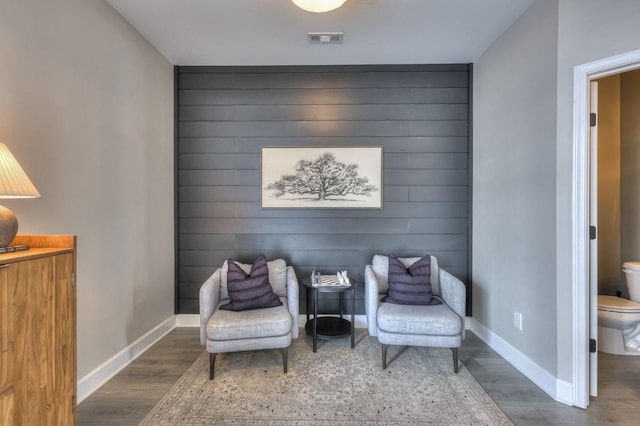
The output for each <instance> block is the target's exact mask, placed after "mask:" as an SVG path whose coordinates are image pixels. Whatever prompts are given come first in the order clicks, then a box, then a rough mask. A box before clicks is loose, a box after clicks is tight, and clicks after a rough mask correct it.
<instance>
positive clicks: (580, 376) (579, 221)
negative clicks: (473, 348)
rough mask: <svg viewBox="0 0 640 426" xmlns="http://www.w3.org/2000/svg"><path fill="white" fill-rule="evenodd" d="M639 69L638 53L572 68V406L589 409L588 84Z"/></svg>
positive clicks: (593, 307)
mask: <svg viewBox="0 0 640 426" xmlns="http://www.w3.org/2000/svg"><path fill="white" fill-rule="evenodd" d="M638 68H640V50H634V51H631V52H627V53H623V54H620V55H616V56H611V57H609V58H604V59H600V60H597V61H593V62H589V63H586V64H583V65H578V66H576V67H574V70H573V96H574V98H573V99H574V101H573V174H572V210H573V211H572V218H571V221H572V226H571V233H572V248H571V252H572V253H571V255H572V261H571V264H572V276H573V279H572V294H573V348H572V349H573V405H575V406H576V407H580V408H587V407H588V406H589V374H590V363H589V358H590V356H589V328H590V327H589V318H590V316H591V312H595V313H596V314H597V307H598V301H597V299H596V300H592V298H591V297H590V292H589V268H590V262H589V241H590V240H589V225H590V224H589V202H590V192H589V191H590V185H589V181H590V177H591V176H590V173H589V167H590V165H589V161H590V153H589V127H590V126H589V121H590V120H589V113H590V82H591V80H595V79H597V78H601V77H606V76H609V75H613V74H619V73H623V72H625V71H631V70H634V69H638Z"/></svg>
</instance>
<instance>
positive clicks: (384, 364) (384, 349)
mask: <svg viewBox="0 0 640 426" xmlns="http://www.w3.org/2000/svg"><path fill="white" fill-rule="evenodd" d="M387 349H389V345H386V344H384V343H383V344H382V369H383V370H386V369H387Z"/></svg>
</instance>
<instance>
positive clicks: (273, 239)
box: [176, 64, 470, 314]
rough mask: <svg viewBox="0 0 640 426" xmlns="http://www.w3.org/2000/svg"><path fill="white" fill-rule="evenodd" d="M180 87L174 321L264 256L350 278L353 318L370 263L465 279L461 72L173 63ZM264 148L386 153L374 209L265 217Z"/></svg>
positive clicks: (459, 68) (303, 271) (329, 303)
mask: <svg viewBox="0 0 640 426" xmlns="http://www.w3.org/2000/svg"><path fill="white" fill-rule="evenodd" d="M177 86H178V87H177V95H178V101H177V103H178V105H177V108H178V111H177V202H178V206H177V207H178V208H177V211H178V218H177V226H178V228H177V235H178V241H177V245H178V251H177V257H178V258H177V271H178V294H177V295H176V297H177V298H178V301H177V302H178V303H177V305H178V310H179V313H182V314H190V313H197V312H198V291H199V288H200V285H201V284H202V282H204V281H205V280H206V279H207V278H208V277H209V276H210V275H211V274H212V273H213V272H214V270H215V269H216V268H217V267H219V266H220V265H221V264H222V262H223V261H224V260H225V259H227V258H229V257H231V258H234V259H236V260H239V261H243V262H246V263H251V262H253V260H254V259H255V258H256V257H257V256H258V255H259V254H260V253H264V254H265V255H266V256H267V258H269V259H273V258H277V257H281V258H284V259H285V260H286V261H287V263H288V264H291V265H293V266H294V267H295V270H296V272H297V275H298V279H299V281H302V278H303V277H305V276H308V275H309V273H310V271H311V270H313V269H315V270H320V271H322V272H327V273H328V272H333V271H336V270H345V269H346V270H347V271H348V272H349V275H350V276H352V277H355V279H356V280H357V282H358V286H357V291H356V310H357V313H358V314H362V313H364V305H363V298H364V283H363V280H364V266H365V265H366V264H368V263H370V262H371V258H372V256H373V255H374V254H376V253H380V254H388V253H391V254H395V255H398V256H419V255H423V254H432V255H435V256H437V257H438V260H439V263H440V265H441V266H442V267H444V268H446V269H447V270H449V271H450V272H451V273H453V274H455V275H456V276H458V277H460V278H461V279H463V280H464V281H465V282H467V281H468V275H469V274H468V271H469V265H468V262H469V260H468V242H469V238H470V229H469V205H470V194H469V192H470V191H469V170H470V169H469V167H470V164H469V98H470V94H469V91H470V90H469V89H470V88H469V66H468V65H466V64H463V65H409V66H331V67H320V66H318V67H309V66H305V67H178V68H177ZM262 146H314V147H315V146H382V147H383V150H384V159H383V160H384V161H383V162H384V173H383V175H384V182H383V183H384V188H383V190H384V193H383V199H384V208H383V209H382V210H339V209H332V210H311V209H309V210H303V209H292V210H282V209H277V210H273V209H271V210H269V209H267V210H263V209H261V208H260V147H262ZM301 287H302V283H301ZM304 295H305V292H304V289H303V288H301V291H300V309H301V312H305V311H306V303H305V297H304ZM337 308H338V306H337V304H336V303H335V300H331V298H330V297H329V298H325V300H323V301H322V305H321V306H320V310H321V311H324V312H326V313H331V312H335V311H336V310H337Z"/></svg>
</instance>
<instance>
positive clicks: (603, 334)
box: [598, 262, 640, 356]
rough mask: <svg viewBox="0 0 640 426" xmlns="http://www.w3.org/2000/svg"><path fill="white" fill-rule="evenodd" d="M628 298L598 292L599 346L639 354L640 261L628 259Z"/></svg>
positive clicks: (624, 267)
mask: <svg viewBox="0 0 640 426" xmlns="http://www.w3.org/2000/svg"><path fill="white" fill-rule="evenodd" d="M622 270H623V272H624V273H625V279H626V282H627V289H628V290H629V298H630V299H631V300H629V299H623V298H622V297H617V296H604V295H600V296H598V350H599V351H600V352H604V353H608V354H613V355H636V356H640V262H625V263H624V265H622Z"/></svg>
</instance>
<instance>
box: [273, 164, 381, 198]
mask: <svg viewBox="0 0 640 426" xmlns="http://www.w3.org/2000/svg"><path fill="white" fill-rule="evenodd" d="M295 172H296V173H295V174H293V175H283V176H282V177H281V178H280V179H279V180H277V181H275V182H273V183H271V184H269V185H267V190H269V191H273V196H274V197H275V198H279V197H281V196H283V195H284V194H287V193H288V194H298V195H307V194H308V195H313V196H315V197H317V199H318V200H326V199H328V198H329V197H344V196H346V195H349V194H352V195H365V196H368V197H370V196H371V192H374V191H377V190H378V188H376V186H375V185H371V184H369V179H368V178H366V177H360V176H359V175H358V165H357V164H345V163H342V162H340V161H337V160H336V157H335V155H333V154H332V153H330V152H325V153H322V154H321V155H320V156H319V157H318V158H316V159H315V160H313V161H308V160H300V161H298V162H297V163H296V165H295Z"/></svg>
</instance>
